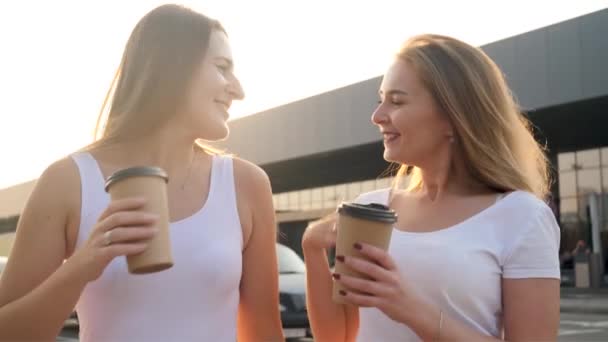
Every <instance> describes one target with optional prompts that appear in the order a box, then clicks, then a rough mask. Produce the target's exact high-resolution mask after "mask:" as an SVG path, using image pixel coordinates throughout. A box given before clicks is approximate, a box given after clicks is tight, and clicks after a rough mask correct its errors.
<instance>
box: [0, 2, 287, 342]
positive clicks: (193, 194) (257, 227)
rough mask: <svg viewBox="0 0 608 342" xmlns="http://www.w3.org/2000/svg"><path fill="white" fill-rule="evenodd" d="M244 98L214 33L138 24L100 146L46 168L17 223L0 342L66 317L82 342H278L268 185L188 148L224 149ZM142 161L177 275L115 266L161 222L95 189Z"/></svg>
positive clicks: (180, 10) (2, 288) (191, 20)
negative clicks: (166, 220)
mask: <svg viewBox="0 0 608 342" xmlns="http://www.w3.org/2000/svg"><path fill="white" fill-rule="evenodd" d="M108 25H112V19H111V18H108ZM243 96H244V94H243V90H242V89H241V85H240V84H239V81H238V80H237V78H236V77H235V75H234V73H233V58H232V53H231V49H230V45H229V43H228V37H227V35H226V32H225V31H224V29H223V28H222V26H221V25H220V23H218V22H217V21H215V20H212V19H210V18H208V17H206V16H204V15H202V14H199V13H196V12H194V11H192V10H190V9H187V8H185V7H181V6H177V5H164V6H160V7H158V8H156V9H154V10H152V11H151V12H149V13H148V14H146V15H145V16H144V17H143V18H142V19H141V20H140V21H139V23H138V24H137V25H136V26H135V28H134V30H133V32H132V33H131V36H130V38H129V40H128V42H127V44H126V48H125V51H124V54H123V57H122V61H121V63H120V67H119V70H118V72H117V74H116V77H115V79H114V82H113V84H112V87H111V89H110V91H109V93H108V97H107V99H106V102H105V106H104V107H105V108H104V110H106V111H107V114H108V116H107V121H106V123H105V126H103V130H102V134H101V137H100V139H99V140H98V141H96V142H95V143H93V144H92V145H90V146H87V147H85V148H84V149H83V150H81V151H78V152H76V153H74V154H72V155H70V156H68V157H67V158H65V159H62V160H59V161H58V162H56V163H54V164H53V165H51V166H50V167H49V168H48V169H47V170H46V171H45V172H44V174H43V175H42V176H41V177H40V179H39V180H38V183H37V185H36V188H35V189H34V191H33V193H32V195H31V198H30V199H29V201H28V203H27V205H26V207H25V209H24V211H23V215H22V216H21V218H20V220H19V224H18V228H17V237H16V241H15V245H14V247H13V250H12V254H11V255H10V258H9V262H8V265H7V266H6V269H5V271H4V272H3V273H2V279H1V283H0V340H2V341H8V340H10V341H16V340H37V341H41V340H46V341H50V340H54V339H55V336H56V335H57V334H58V333H59V332H60V330H61V329H62V325H63V322H64V320H65V319H66V318H67V317H68V316H69V315H70V313H71V312H72V310H73V309H74V307H76V310H77V313H78V318H79V321H80V341H83V342H87V341H214V342H215V341H220V342H221V341H226V342H227V341H236V340H237V338H238V340H239V341H255V342H257V341H280V340H283V335H282V329H281V321H280V314H279V304H278V272H277V260H276V253H275V248H276V247H275V231H276V228H275V219H274V210H273V204H272V195H271V188H270V183H269V180H268V177H267V175H266V174H265V173H264V172H263V171H262V170H261V169H260V168H259V167H256V166H254V165H252V164H250V163H248V162H246V161H244V160H240V159H237V158H232V157H230V156H228V155H222V154H218V153H214V152H213V151H211V150H210V149H209V148H207V147H205V146H204V145H202V144H200V143H198V142H197V141H198V140H199V139H202V140H205V141H213V140H220V139H224V138H225V137H226V136H227V135H228V127H227V120H228V110H229V108H230V105H231V103H232V101H234V100H240V99H242V98H243ZM66 101H69V97H66ZM102 114H103V112H102ZM139 165H145V166H148V165H153V166H160V167H162V168H163V169H164V170H165V171H166V172H167V173H168V177H169V183H168V199H169V211H170V221H171V226H170V229H171V230H170V234H171V241H172V249H173V255H174V266H173V267H172V268H170V269H168V270H164V271H162V272H159V273H153V274H147V275H132V274H129V273H128V271H127V267H126V262H125V258H124V256H125V255H134V254H137V253H140V252H142V251H143V250H144V249H145V248H146V245H147V242H148V241H149V238H150V237H152V236H153V235H154V234H155V231H154V230H153V229H152V228H151V225H152V224H153V223H154V222H155V221H156V220H157V219H158V217H155V216H153V215H151V214H150V213H146V212H143V211H142V210H141V208H142V206H143V204H144V201H142V200H141V199H137V198H129V199H125V200H120V201H113V202H110V198H109V196H108V194H107V193H106V192H105V191H104V180H105V179H106V178H107V177H108V176H109V175H110V174H112V173H113V172H115V171H117V170H119V169H123V168H126V167H131V166H139ZM64 261H65V263H64ZM237 322H238V323H237Z"/></svg>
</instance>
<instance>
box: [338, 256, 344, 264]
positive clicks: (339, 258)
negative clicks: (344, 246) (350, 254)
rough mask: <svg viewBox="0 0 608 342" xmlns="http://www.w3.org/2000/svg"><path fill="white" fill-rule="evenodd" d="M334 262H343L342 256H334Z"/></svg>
mask: <svg viewBox="0 0 608 342" xmlns="http://www.w3.org/2000/svg"><path fill="white" fill-rule="evenodd" d="M336 260H338V261H339V262H344V255H338V256H336Z"/></svg>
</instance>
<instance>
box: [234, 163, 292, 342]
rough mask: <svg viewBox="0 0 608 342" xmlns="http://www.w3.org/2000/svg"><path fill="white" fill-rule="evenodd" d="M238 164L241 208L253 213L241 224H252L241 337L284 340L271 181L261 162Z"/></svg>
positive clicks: (246, 256) (246, 257) (243, 287)
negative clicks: (241, 197)
mask: <svg viewBox="0 0 608 342" xmlns="http://www.w3.org/2000/svg"><path fill="white" fill-rule="evenodd" d="M234 165H235V176H236V179H237V188H238V189H239V193H241V194H243V195H244V198H243V199H244V200H245V201H242V202H241V203H242V205H241V206H240V208H241V210H245V211H246V212H247V213H248V214H249V215H245V217H249V219H245V220H241V221H242V222H241V224H243V225H245V226H247V225H249V227H248V228H250V229H248V230H249V231H250V234H249V236H248V238H247V241H246V245H245V248H244V251H243V274H242V277H241V292H240V295H241V296H240V304H239V315H238V340H239V341H256V342H257V341H283V340H284V337H283V330H282V327H281V316H280V313H279V284H278V265H277V256H276V245H275V242H276V222H275V216H274V208H273V204H272V191H271V188H270V181H269V180H268V177H267V176H266V173H264V171H263V170H262V169H260V168H258V167H257V166H254V165H252V164H249V163H246V162H244V161H241V160H236V159H235V164H234ZM243 202H245V203H243ZM240 216H241V217H243V215H240Z"/></svg>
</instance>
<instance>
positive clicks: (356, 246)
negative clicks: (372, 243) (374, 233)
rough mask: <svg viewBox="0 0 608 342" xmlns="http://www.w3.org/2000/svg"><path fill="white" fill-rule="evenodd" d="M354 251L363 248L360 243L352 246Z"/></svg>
mask: <svg viewBox="0 0 608 342" xmlns="http://www.w3.org/2000/svg"><path fill="white" fill-rule="evenodd" d="M353 246H354V247H355V249H358V250H361V249H362V248H363V246H361V244H360V243H358V242H356V243H355V244H354V245H353Z"/></svg>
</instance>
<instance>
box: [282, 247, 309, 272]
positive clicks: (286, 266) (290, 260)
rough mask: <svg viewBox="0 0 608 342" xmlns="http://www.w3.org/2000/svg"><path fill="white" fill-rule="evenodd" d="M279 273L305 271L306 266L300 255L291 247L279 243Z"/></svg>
mask: <svg viewBox="0 0 608 342" xmlns="http://www.w3.org/2000/svg"><path fill="white" fill-rule="evenodd" d="M277 259H278V262H279V273H281V274H286V273H304V272H305V271H306V267H305V266H304V261H302V259H301V258H300V256H299V255H298V254H297V253H296V252H294V251H293V250H292V249H290V248H289V247H286V246H283V245H280V244H277Z"/></svg>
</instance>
